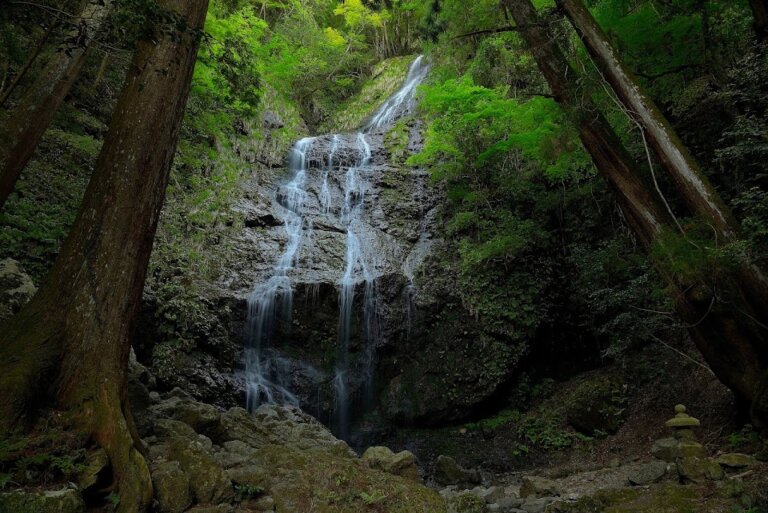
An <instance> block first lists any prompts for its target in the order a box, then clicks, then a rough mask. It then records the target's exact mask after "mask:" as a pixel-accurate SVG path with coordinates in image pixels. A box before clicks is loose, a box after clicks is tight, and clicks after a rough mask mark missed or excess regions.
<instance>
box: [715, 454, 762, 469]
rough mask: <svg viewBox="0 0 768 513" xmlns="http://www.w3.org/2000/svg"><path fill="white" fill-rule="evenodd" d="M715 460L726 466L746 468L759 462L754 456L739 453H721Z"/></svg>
mask: <svg viewBox="0 0 768 513" xmlns="http://www.w3.org/2000/svg"><path fill="white" fill-rule="evenodd" d="M715 461H717V463H719V464H720V465H722V466H723V467H726V468H744V467H750V466H752V465H754V464H755V463H757V461H756V460H755V458H753V457H752V456H748V455H746V454H739V453H730V454H721V455H720V456H718V457H717V459H716V460H715Z"/></svg>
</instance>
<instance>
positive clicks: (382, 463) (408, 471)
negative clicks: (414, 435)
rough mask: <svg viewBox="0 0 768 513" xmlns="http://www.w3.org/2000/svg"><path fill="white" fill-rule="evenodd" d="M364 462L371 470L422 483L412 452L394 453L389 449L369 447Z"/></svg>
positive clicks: (364, 455) (364, 454)
mask: <svg viewBox="0 0 768 513" xmlns="http://www.w3.org/2000/svg"><path fill="white" fill-rule="evenodd" d="M363 461H364V462H365V463H367V464H368V466H369V467H371V468H377V469H379V470H383V471H384V472H389V473H390V474H394V475H396V476H403V477H405V478H408V479H413V480H415V481H421V476H420V475H419V467H418V466H416V457H415V456H414V455H413V453H412V452H410V451H400V452H398V453H394V452H392V450H391V449H389V448H388V447H369V448H368V449H366V451H365V453H363Z"/></svg>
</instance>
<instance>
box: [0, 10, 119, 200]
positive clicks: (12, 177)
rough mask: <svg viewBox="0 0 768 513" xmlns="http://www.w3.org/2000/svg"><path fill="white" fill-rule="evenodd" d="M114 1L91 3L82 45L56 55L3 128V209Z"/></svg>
mask: <svg viewBox="0 0 768 513" xmlns="http://www.w3.org/2000/svg"><path fill="white" fill-rule="evenodd" d="M110 10H111V1H110V0H108V1H106V2H104V4H103V5H101V4H100V3H99V2H89V3H88V4H86V7H85V8H84V9H83V12H82V13H81V15H80V17H79V22H77V23H76V25H77V26H78V28H77V31H76V32H75V33H74V34H73V35H74V36H77V38H78V40H79V42H80V44H79V45H78V47H77V48H74V49H71V50H69V51H60V52H57V53H56V55H55V56H54V57H52V58H51V61H50V62H49V63H48V64H46V66H45V68H44V69H43V71H42V73H41V74H40V76H39V77H38V78H37V80H35V82H34V84H32V86H31V87H30V89H29V91H28V92H27V93H26V94H25V95H24V97H23V98H22V99H21V101H20V102H19V104H18V105H16V107H14V108H13V109H12V110H11V111H10V112H9V113H8V116H7V120H6V122H5V123H3V126H2V128H0V209H2V208H3V205H4V204H5V201H6V200H7V199H8V196H9V195H10V194H11V192H13V188H14V187H15V185H16V182H17V181H18V179H19V176H20V175H21V171H22V170H23V169H24V167H26V165H27V163H28V162H29V159H31V158H32V154H33V153H34V151H35V148H37V145H38V144H39V143H40V140H41V139H42V138H43V134H44V133H45V131H46V130H47V129H48V126H49V125H50V124H51V121H53V118H54V116H55V115H56V112H57V111H58V110H59V107H60V106H61V104H62V102H63V101H64V98H66V96H67V94H69V91H70V90H71V89H72V86H73V85H74V84H75V81H76V80H77V77H78V75H79V74H80V70H81V69H82V67H83V64H85V58H86V54H87V52H88V48H89V47H90V44H91V42H92V40H93V37H94V36H95V35H96V34H97V33H98V31H99V30H100V29H101V27H102V26H103V24H104V23H105V22H106V20H107V19H108V18H109V13H110Z"/></svg>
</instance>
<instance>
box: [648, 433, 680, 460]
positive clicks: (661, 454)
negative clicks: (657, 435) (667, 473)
mask: <svg viewBox="0 0 768 513" xmlns="http://www.w3.org/2000/svg"><path fill="white" fill-rule="evenodd" d="M677 446H678V441H677V440H675V439H674V438H662V439H660V440H656V441H655V442H653V446H652V447H651V454H653V456H654V457H656V458H658V459H660V460H664V461H666V462H667V463H674V462H675V460H677V457H678V456H679V455H680V451H679V450H678V447H677Z"/></svg>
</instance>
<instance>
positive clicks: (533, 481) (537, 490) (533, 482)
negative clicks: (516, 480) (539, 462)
mask: <svg viewBox="0 0 768 513" xmlns="http://www.w3.org/2000/svg"><path fill="white" fill-rule="evenodd" d="M558 495H560V486H559V485H558V484H557V483H556V482H555V481H553V480H551V479H547V478H546V477H539V476H523V484H522V485H521V486H520V497H522V498H523V499H527V498H530V497H533V498H534V499H535V498H537V497H552V496H558ZM523 509H525V508H523Z"/></svg>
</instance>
